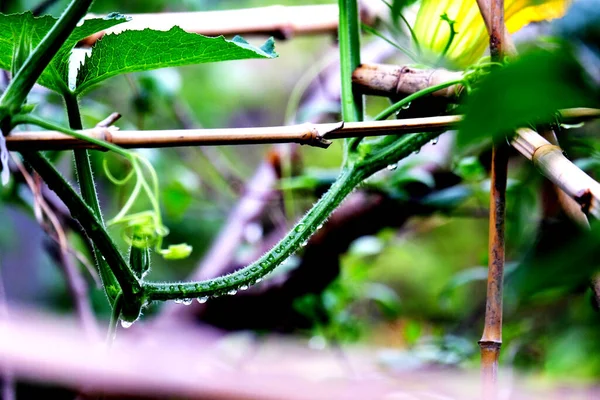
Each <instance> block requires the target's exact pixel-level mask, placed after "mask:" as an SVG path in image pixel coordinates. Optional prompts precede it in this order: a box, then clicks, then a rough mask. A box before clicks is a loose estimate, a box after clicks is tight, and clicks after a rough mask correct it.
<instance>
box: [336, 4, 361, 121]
mask: <svg viewBox="0 0 600 400" xmlns="http://www.w3.org/2000/svg"><path fill="white" fill-rule="evenodd" d="M338 6H339V10H340V11H339V12H340V17H339V18H340V22H339V30H338V37H339V42H340V68H341V70H340V72H341V83H342V95H341V101H342V118H343V120H344V121H345V122H357V121H362V119H363V102H362V95H360V94H355V93H353V91H352V72H353V71H354V70H355V69H356V68H358V66H359V65H360V37H359V27H360V23H359V19H358V3H357V1H356V0H339V1H338Z"/></svg>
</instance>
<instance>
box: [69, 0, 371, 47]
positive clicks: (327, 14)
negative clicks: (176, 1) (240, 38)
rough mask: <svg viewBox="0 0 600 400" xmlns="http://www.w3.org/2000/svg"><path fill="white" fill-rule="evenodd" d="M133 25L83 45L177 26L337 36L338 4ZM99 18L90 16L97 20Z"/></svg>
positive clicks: (171, 16)
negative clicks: (127, 32)
mask: <svg viewBox="0 0 600 400" xmlns="http://www.w3.org/2000/svg"><path fill="white" fill-rule="evenodd" d="M361 11H362V12H361V19H362V21H363V22H364V23H366V24H372V23H373V21H374V20H375V16H374V13H375V12H374V9H373V7H371V6H365V7H363V8H362V9H361ZM129 16H130V17H131V21H129V22H125V23H123V24H119V25H117V26H115V27H113V28H110V29H107V30H105V31H100V32H98V33H95V34H94V35H92V36H90V37H88V38H86V39H84V40H83V41H81V42H80V44H81V45H85V46H92V45H93V44H94V43H96V41H97V40H98V39H100V38H101V37H102V36H104V35H105V34H107V33H119V32H122V31H124V30H126V29H129V30H142V29H145V28H150V29H155V30H162V31H167V30H169V29H171V28H172V27H173V26H175V25H177V26H179V27H180V28H182V29H183V30H185V31H187V32H193V33H199V34H202V35H207V36H219V35H225V36H231V35H265V36H274V37H275V38H277V39H289V38H291V37H293V36H297V35H314V34H332V35H333V34H335V33H336V32H337V27H338V7H337V4H320V5H306V6H283V5H273V6H268V7H257V8H247V9H238V10H223V11H198V12H171V13H160V14H131V15H129ZM98 17H102V16H100V15H93V14H91V15H88V17H87V18H98Z"/></svg>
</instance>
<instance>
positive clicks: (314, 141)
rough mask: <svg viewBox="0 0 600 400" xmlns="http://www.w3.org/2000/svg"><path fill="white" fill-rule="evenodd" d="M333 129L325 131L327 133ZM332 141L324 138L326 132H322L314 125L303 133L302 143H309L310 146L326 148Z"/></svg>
mask: <svg viewBox="0 0 600 400" xmlns="http://www.w3.org/2000/svg"><path fill="white" fill-rule="evenodd" d="M337 129H339V128H335V129H334V130H337ZM329 132H331V131H328V132H325V134H327V133H329ZM331 143H332V141H331V140H328V139H325V138H324V134H321V133H320V132H319V130H318V129H317V128H316V127H314V126H312V125H311V126H310V128H308V129H307V131H306V132H305V133H304V134H303V135H302V138H301V140H300V144H302V145H304V144H306V145H309V146H313V147H320V148H322V149H326V148H328V147H329V146H330V145H331Z"/></svg>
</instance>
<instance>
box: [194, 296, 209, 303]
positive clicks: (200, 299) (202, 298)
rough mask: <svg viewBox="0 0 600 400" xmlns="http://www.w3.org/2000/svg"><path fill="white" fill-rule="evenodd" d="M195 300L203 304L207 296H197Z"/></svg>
mask: <svg viewBox="0 0 600 400" xmlns="http://www.w3.org/2000/svg"><path fill="white" fill-rule="evenodd" d="M196 300H197V301H198V303H200V304H204V303H206V302H207V301H208V296H202V297H198V298H197V299H196Z"/></svg>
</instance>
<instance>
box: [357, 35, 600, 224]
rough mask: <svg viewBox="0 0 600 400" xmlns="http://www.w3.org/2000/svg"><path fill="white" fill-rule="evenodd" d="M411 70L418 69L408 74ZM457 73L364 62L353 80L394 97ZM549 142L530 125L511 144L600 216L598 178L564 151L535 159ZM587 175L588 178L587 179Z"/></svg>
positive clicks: (580, 115) (568, 115) (580, 114)
mask: <svg viewBox="0 0 600 400" xmlns="http://www.w3.org/2000/svg"><path fill="white" fill-rule="evenodd" d="M509 45H510V43H509ZM510 48H511V47H509V49H510ZM408 71H415V72H414V73H413V72H409V73H406V72H408ZM457 74H460V72H452V71H446V70H443V69H436V70H430V71H429V72H427V70H415V69H412V68H411V67H407V66H394V65H384V64H363V65H362V66H361V67H359V68H357V69H356V70H355V73H354V74H353V80H354V82H355V88H356V89H357V90H359V91H360V92H361V93H365V94H373V95H379V96H388V97H390V96H395V95H408V94H411V93H414V92H413V91H412V90H416V91H418V90H422V89H424V88H426V87H428V85H433V84H440V83H443V82H444V81H446V82H447V81H449V80H455V79H456V76H457ZM452 88H454V89H453V90H448V89H450V88H448V89H444V90H440V91H438V92H435V94H434V95H438V96H445V97H448V98H453V97H455V96H456V95H457V93H460V91H461V90H462V88H461V87H460V86H457V87H452ZM560 115H561V118H563V120H564V122H567V121H569V120H572V119H573V118H576V119H578V120H579V121H586V120H590V119H594V118H597V117H598V110H597V109H593V108H571V109H567V110H561V111H560ZM449 125H452V126H448V128H451V127H454V126H453V124H449ZM423 130H425V129H423ZM546 144H549V142H548V141H547V140H545V139H544V138H543V137H542V136H540V135H539V134H538V133H537V132H535V131H533V130H531V129H527V128H523V129H518V130H517V131H516V135H515V137H514V139H513V141H512V142H511V145H512V146H513V147H514V148H515V149H516V150H517V151H519V152H520V153H521V154H522V155H523V156H525V157H527V158H528V159H529V160H532V161H534V165H535V166H536V167H537V168H538V170H539V171H540V172H541V173H542V175H544V176H545V177H546V178H548V179H549V180H551V181H552V182H553V183H555V184H556V185H557V186H558V187H559V188H560V189H561V190H563V191H564V192H565V193H567V194H568V195H569V196H571V197H572V198H573V199H574V200H575V201H577V202H578V204H579V205H580V206H581V208H582V210H583V211H584V212H586V211H587V212H589V213H590V214H591V215H593V216H594V217H596V218H600V214H598V208H599V206H598V205H597V204H598V203H599V202H600V191H598V189H597V188H596V185H595V184H596V181H594V180H593V179H592V178H590V177H589V176H588V175H587V174H585V173H584V172H583V171H581V170H580V169H579V168H577V167H576V166H575V165H574V164H573V163H572V162H571V161H569V160H568V159H567V158H566V157H565V156H564V155H563V154H562V152H561V153H560V154H559V153H556V154H555V155H554V156H553V157H551V158H545V162H536V161H535V160H533V159H532V157H531V155H532V154H533V152H535V149H536V148H537V147H538V146H543V145H546ZM549 163H551V164H549ZM575 169H577V172H575ZM565 171H569V174H573V175H572V176H571V175H567V174H565ZM583 176H585V177H587V178H583ZM592 182H593V183H592ZM588 193H589V194H588Z"/></svg>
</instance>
